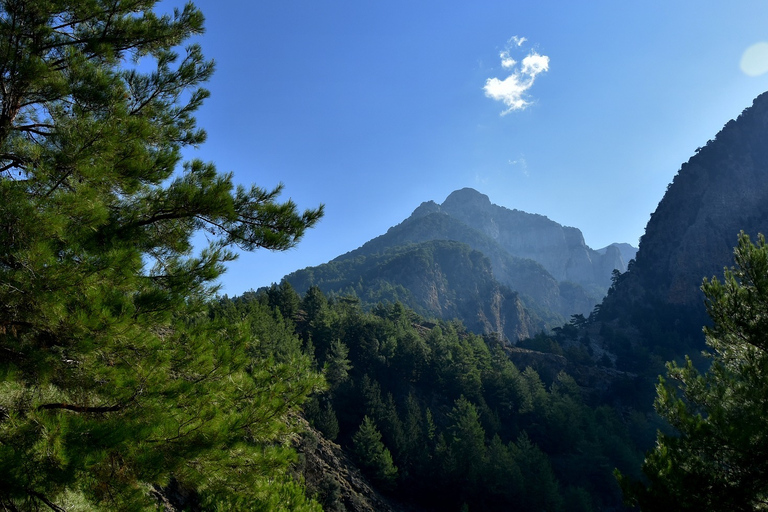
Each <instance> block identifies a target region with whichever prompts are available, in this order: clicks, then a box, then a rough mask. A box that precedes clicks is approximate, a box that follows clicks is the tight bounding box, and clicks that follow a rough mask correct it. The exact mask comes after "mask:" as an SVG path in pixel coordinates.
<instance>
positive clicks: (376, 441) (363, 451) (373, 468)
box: [352, 416, 397, 488]
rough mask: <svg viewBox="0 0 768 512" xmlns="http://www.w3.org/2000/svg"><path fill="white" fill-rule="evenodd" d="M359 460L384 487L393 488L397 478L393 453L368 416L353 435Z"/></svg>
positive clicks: (354, 447)
mask: <svg viewBox="0 0 768 512" xmlns="http://www.w3.org/2000/svg"><path fill="white" fill-rule="evenodd" d="M352 443H353V449H354V453H355V456H356V458H357V462H358V463H359V464H360V466H361V467H362V468H363V470H364V471H366V472H367V473H368V474H369V475H370V476H371V478H373V480H374V481H375V482H377V483H378V484H379V485H382V486H383V487H384V488H391V487H392V486H393V485H394V483H395V479H396V478H397V468H396V467H395V465H394V463H393V462H392V455H391V454H390V452H389V450H388V449H387V447H386V446H384V443H383V442H382V441H381V433H380V432H379V431H378V429H377V428H376V424H375V423H374V422H373V420H371V419H370V418H369V417H368V416H365V417H363V422H362V423H361V424H360V429H359V430H358V431H357V432H356V433H355V435H354V436H353V437H352Z"/></svg>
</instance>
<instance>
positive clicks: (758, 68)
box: [739, 41, 768, 76]
mask: <svg viewBox="0 0 768 512" xmlns="http://www.w3.org/2000/svg"><path fill="white" fill-rule="evenodd" d="M739 66H740V67H741V70H742V71H743V72H744V73H745V74H746V75H749V76H760V75H762V74H765V73H768V43H767V42H765V41H761V42H759V43H756V44H753V45H752V46H750V47H749V48H747V49H746V50H745V51H744V54H743V55H742V56H741V62H740V63H739Z"/></svg>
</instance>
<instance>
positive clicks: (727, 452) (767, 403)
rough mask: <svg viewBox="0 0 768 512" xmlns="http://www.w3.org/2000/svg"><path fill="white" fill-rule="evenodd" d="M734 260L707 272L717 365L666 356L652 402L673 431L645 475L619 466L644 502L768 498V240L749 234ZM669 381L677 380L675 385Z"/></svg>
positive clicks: (723, 506) (745, 502) (731, 507)
mask: <svg viewBox="0 0 768 512" xmlns="http://www.w3.org/2000/svg"><path fill="white" fill-rule="evenodd" d="M734 255H735V262H736V266H735V267H733V268H731V269H730V270H726V271H725V276H724V280H723V281H722V282H720V281H719V280H718V279H716V278H713V279H712V280H711V281H707V280H705V281H704V284H703V286H702V289H703V291H704V294H705V296H706V299H707V302H706V304H707V311H708V313H709V316H710V317H711V318H712V321H713V326H712V327H707V328H705V329H704V333H705V335H706V342H707V345H708V346H709V347H710V349H711V353H710V354H709V355H710V356H711V358H712V364H711V366H710V368H709V369H708V370H707V371H706V372H705V373H703V374H702V373H700V372H699V371H698V370H697V369H696V368H695V367H694V366H693V363H692V362H691V360H690V359H688V360H687V361H686V363H685V365H683V366H680V365H678V364H676V363H674V362H672V363H668V365H667V373H668V377H669V379H671V381H672V382H668V381H666V380H665V379H661V382H660V383H659V385H658V386H657V393H658V396H657V398H656V409H657V411H658V412H659V414H660V415H661V416H662V417H663V418H665V419H666V420H667V421H668V422H669V423H670V424H671V425H672V427H674V428H675V429H676V430H677V433H676V435H667V434H659V437H658V440H657V443H656V447H655V448H654V449H653V450H651V451H650V452H649V453H648V454H647V456H646V459H645V462H644V464H643V473H644V474H645V476H646V478H647V483H640V482H633V481H631V480H630V479H629V478H627V477H624V476H621V475H619V482H620V483H621V485H622V490H623V491H624V495H625V498H626V500H627V501H628V502H630V503H632V504H637V505H639V506H640V508H641V509H642V510H644V511H653V510H668V509H669V508H668V507H669V504H670V503H674V508H675V510H681V511H687V510H709V511H715V512H716V511H747V510H749V511H752V510H765V509H766V504H767V503H768V427H766V418H767V417H768V337H767V336H766V333H768V246H767V245H766V243H765V238H764V237H763V236H762V235H761V236H760V237H759V240H758V243H757V245H754V244H753V243H752V242H751V241H750V239H749V237H748V236H747V235H745V234H744V233H741V235H740V236H739V243H738V246H737V247H736V250H735V252H734ZM673 384H676V386H675V385H673Z"/></svg>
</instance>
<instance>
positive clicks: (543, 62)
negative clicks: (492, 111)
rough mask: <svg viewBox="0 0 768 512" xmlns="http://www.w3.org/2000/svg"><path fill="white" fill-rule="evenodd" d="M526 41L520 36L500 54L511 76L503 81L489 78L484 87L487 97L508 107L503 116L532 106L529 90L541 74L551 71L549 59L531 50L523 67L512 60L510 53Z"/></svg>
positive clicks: (509, 43) (524, 59)
mask: <svg viewBox="0 0 768 512" xmlns="http://www.w3.org/2000/svg"><path fill="white" fill-rule="evenodd" d="M525 41H526V39H525V38H524V37H518V36H514V37H512V38H511V39H510V40H509V41H507V46H506V48H505V49H504V50H503V51H501V52H500V53H499V58H500V59H501V67H502V68H504V69H507V70H511V74H510V75H509V76H508V77H507V78H504V79H503V80H500V79H498V78H489V79H487V80H486V81H485V86H484V87H483V91H485V95H486V96H487V97H489V98H491V99H493V100H496V101H501V102H502V103H504V105H506V107H507V108H506V110H504V111H503V112H502V113H501V115H506V114H509V113H510V112H513V111H515V110H523V109H525V108H526V107H527V106H528V105H530V104H531V102H530V101H528V100H527V99H526V93H527V92H528V89H530V88H531V87H532V86H533V82H534V81H535V80H536V77H537V76H538V75H539V74H541V73H544V72H545V71H548V70H549V57H547V56H546V55H539V54H538V53H537V52H536V51H534V50H531V51H530V52H529V53H528V55H527V56H526V57H525V58H523V61H522V63H521V65H520V66H518V62H517V61H516V60H515V59H513V58H512V56H511V53H510V52H511V51H512V50H514V49H515V48H519V47H520V46H522V45H523V43H525Z"/></svg>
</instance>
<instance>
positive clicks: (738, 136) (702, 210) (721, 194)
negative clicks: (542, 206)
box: [602, 94, 768, 338]
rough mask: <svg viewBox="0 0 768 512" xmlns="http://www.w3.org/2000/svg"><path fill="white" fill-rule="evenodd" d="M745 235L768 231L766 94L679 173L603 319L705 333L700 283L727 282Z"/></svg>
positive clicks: (648, 226) (649, 225) (614, 293)
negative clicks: (725, 274) (659, 321)
mask: <svg viewBox="0 0 768 512" xmlns="http://www.w3.org/2000/svg"><path fill="white" fill-rule="evenodd" d="M741 230H743V231H745V232H746V233H748V234H749V235H750V236H752V237H755V236H756V235H757V234H758V233H766V232H767V231H768V94H763V95H761V96H759V97H758V98H757V99H755V100H754V103H753V105H752V106H751V107H750V108H748V109H746V110H745V111H744V112H743V113H742V114H741V115H740V116H739V117H738V118H737V119H736V120H735V121H730V122H728V123H727V124H726V125H725V127H724V128H723V129H722V130H721V131H720V133H718V134H717V136H716V137H715V139H714V140H710V141H709V142H707V144H706V145H705V146H704V147H702V148H699V149H698V150H697V153H696V154H695V155H694V156H693V157H691V159H690V160H689V161H688V162H687V163H685V164H683V166H682V167H681V168H680V170H679V172H678V174H677V176H675V178H674V181H673V182H672V183H671V184H670V185H669V187H668V189H667V192H666V194H665V195H664V197H663V199H662V200H661V202H660V203H659V206H658V207H657V209H656V211H655V212H654V213H653V214H652V216H651V219H650V221H649V222H648V225H647V227H646V230H645V234H644V235H643V237H642V238H641V241H640V247H639V250H638V252H637V256H636V261H635V264H633V265H632V266H631V268H630V270H629V272H627V273H626V274H625V275H623V276H622V277H621V279H620V281H619V282H618V283H617V285H616V288H615V290H614V291H612V293H611V294H610V296H609V297H607V298H606V300H605V302H604V304H603V306H602V310H603V311H604V315H603V316H605V317H606V318H611V317H612V318H618V317H623V318H630V317H634V318H636V319H637V318H643V319H648V318H664V317H668V318H667V321H666V323H667V325H666V326H665V327H664V330H665V331H666V332H673V331H679V330H680V329H679V328H678V327H676V326H677V325H678V324H680V323H691V324H693V325H692V326H690V328H689V330H691V331H699V333H700V326H701V323H702V322H703V321H705V320H706V315H705V314H704V313H705V311H704V305H703V299H704V297H703V294H702V293H701V291H700V289H699V288H700V286H701V282H702V279H703V278H704V277H712V276H713V275H714V276H722V271H723V267H726V266H731V265H732V261H733V247H734V246H735V244H736V239H737V235H738V233H739V231H741ZM670 311H672V312H676V313H674V314H670ZM689 318H690V319H692V320H690V322H689V321H688V319H689ZM635 323H638V322H637V321H635ZM698 337H699V338H700V337H701V336H700V334H699V335H698Z"/></svg>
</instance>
